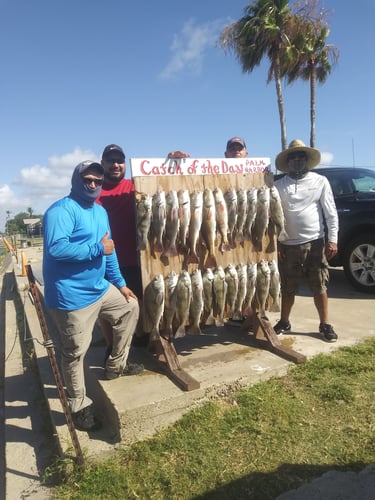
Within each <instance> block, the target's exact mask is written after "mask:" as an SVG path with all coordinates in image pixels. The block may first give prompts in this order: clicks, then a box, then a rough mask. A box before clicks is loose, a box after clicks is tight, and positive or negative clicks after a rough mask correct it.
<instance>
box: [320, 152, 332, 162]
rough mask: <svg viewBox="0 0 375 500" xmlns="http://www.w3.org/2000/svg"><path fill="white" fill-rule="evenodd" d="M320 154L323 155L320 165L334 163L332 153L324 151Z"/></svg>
mask: <svg viewBox="0 0 375 500" xmlns="http://www.w3.org/2000/svg"><path fill="white" fill-rule="evenodd" d="M320 156H321V159H320V165H331V164H332V162H333V158H334V156H333V154H332V153H328V152H325V151H322V152H321V153H320Z"/></svg>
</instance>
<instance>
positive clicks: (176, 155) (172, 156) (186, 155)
mask: <svg viewBox="0 0 375 500" xmlns="http://www.w3.org/2000/svg"><path fill="white" fill-rule="evenodd" d="M168 158H170V159H178V158H190V155H189V153H185V151H171V152H170V153H168Z"/></svg>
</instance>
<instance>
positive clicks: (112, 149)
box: [102, 144, 125, 159]
mask: <svg viewBox="0 0 375 500" xmlns="http://www.w3.org/2000/svg"><path fill="white" fill-rule="evenodd" d="M112 153H117V154H119V155H120V156H121V157H122V159H125V153H124V151H123V150H122V148H120V146H117V144H108V146H106V147H105V148H104V150H103V154H102V158H106V157H108V156H110V155H111V154H112Z"/></svg>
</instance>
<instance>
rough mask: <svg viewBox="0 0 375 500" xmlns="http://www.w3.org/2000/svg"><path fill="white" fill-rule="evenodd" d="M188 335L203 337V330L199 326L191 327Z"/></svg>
mask: <svg viewBox="0 0 375 500" xmlns="http://www.w3.org/2000/svg"><path fill="white" fill-rule="evenodd" d="M186 333H188V334H189V335H202V330H201V329H200V326H199V325H195V324H193V325H191V326H189V327H188V328H187V330H186Z"/></svg>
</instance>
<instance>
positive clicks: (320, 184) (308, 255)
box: [274, 139, 338, 342]
mask: <svg viewBox="0 0 375 500" xmlns="http://www.w3.org/2000/svg"><path fill="white" fill-rule="evenodd" d="M319 162H320V152H319V151H318V150H317V149H314V148H309V147H307V146H305V144H304V143H303V142H302V141H301V140H299V139H296V140H293V141H292V142H291V143H290V144H289V147H288V149H286V150H284V151H282V152H281V153H279V154H278V155H277V157H276V161H275V163H276V168H277V169H278V170H280V171H281V172H285V174H286V175H285V176H283V177H281V178H280V179H278V180H276V181H275V186H276V188H277V190H278V192H279V194H280V198H281V203H282V207H283V211H284V217H285V229H286V233H287V235H288V236H287V238H286V239H283V241H282V242H281V241H279V243H278V257H279V268H280V277H281V290H282V297H281V318H280V321H278V323H277V324H276V325H275V326H274V330H275V332H276V333H277V334H278V335H280V334H282V333H285V332H289V331H291V324H290V322H289V316H290V313H291V310H292V307H293V304H294V300H295V296H296V294H297V292H298V288H299V285H300V283H301V281H302V278H303V276H305V277H306V279H307V281H308V284H309V287H310V290H311V291H312V294H313V297H314V304H315V307H316V309H317V311H318V314H319V320H320V324H319V333H320V334H321V335H322V336H323V338H324V340H326V341H327V342H336V340H337V334H336V333H335V331H334V329H333V326H332V325H331V324H330V323H329V320H328V295H327V284H328V279H329V273H328V262H327V260H330V259H332V257H334V256H335V255H336V253H337V233H338V216H337V210H336V205H335V201H334V198H333V194H332V190H331V186H330V184H329V182H328V180H327V178H326V177H324V176H322V175H319V174H317V173H315V172H311V169H313V168H314V167H316V165H318V164H319ZM325 227H326V229H325ZM325 235H326V236H327V237H325Z"/></svg>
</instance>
